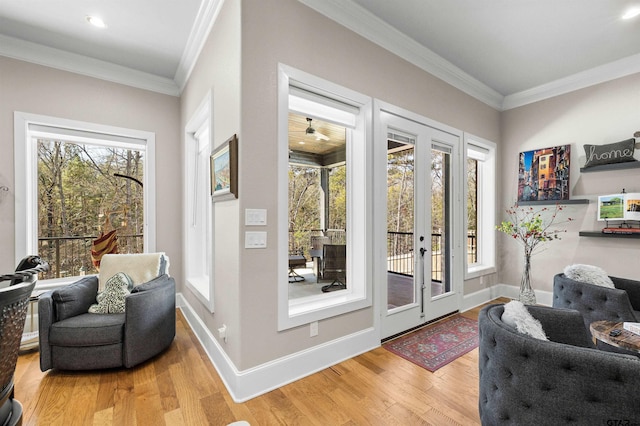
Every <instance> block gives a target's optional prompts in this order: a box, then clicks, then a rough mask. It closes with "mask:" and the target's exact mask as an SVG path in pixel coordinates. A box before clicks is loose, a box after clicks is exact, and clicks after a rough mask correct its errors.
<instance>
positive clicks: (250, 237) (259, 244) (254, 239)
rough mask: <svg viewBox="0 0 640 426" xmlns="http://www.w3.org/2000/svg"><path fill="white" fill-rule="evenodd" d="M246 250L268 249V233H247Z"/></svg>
mask: <svg viewBox="0 0 640 426" xmlns="http://www.w3.org/2000/svg"><path fill="white" fill-rule="evenodd" d="M244 248H248V249H258V248H267V233H266V232H245V233H244Z"/></svg>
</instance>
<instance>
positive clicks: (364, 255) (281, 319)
mask: <svg viewBox="0 0 640 426" xmlns="http://www.w3.org/2000/svg"><path fill="white" fill-rule="evenodd" d="M298 89H302V90H303V91H305V92H308V93H310V94H311V95H312V96H311V97H312V98H313V97H315V96H319V97H323V98H325V99H328V100H334V101H336V102H338V103H340V104H346V105H350V106H352V107H354V109H353V111H354V112H356V113H355V129H351V130H348V131H347V138H348V139H349V138H351V140H350V141H348V143H347V167H348V169H347V170H348V172H347V176H348V178H347V194H349V195H348V197H347V211H348V214H347V282H348V283H349V285H348V286H347V289H346V290H344V291H338V292H331V293H325V294H320V295H318V296H311V297H305V298H300V299H292V300H289V289H288V286H289V283H288V279H287V270H288V267H287V265H288V258H289V257H288V250H287V248H288V243H287V241H288V235H287V234H288V232H287V231H288V227H287V223H288V190H287V188H288V186H287V185H288V168H289V156H288V152H289V146H288V116H289V110H290V106H289V99H290V97H289V95H290V93H291V92H292V91H293V92H296V91H297V90H298ZM312 101H313V99H312ZM372 105H373V101H372V99H371V98H370V97H368V96H365V95H362V94H360V93H358V92H355V91H353V90H351V89H347V88H345V87H343V86H339V85H337V84H335V83H332V82H329V81H327V80H324V79H321V78H319V77H316V76H313V75H311V74H308V73H306V72H304V71H300V70H297V69H295V68H292V67H290V66H287V65H284V64H279V65H278V189H279V191H278V194H279V195H278V262H277V264H278V273H277V276H278V330H279V331H282V330H286V329H290V328H293V327H297V326H301V325H304V324H308V323H311V322H314V321H318V320H322V319H326V318H330V317H334V316H338V315H341V314H345V313H347V312H352V311H355V310H359V309H362V308H366V307H370V306H371V305H372V300H373V298H372V284H371V281H372V280H371V279H370V278H371V275H372V273H371V265H370V260H369V259H371V244H368V242H369V239H370V237H369V235H371V232H367V230H370V229H371V223H372V213H371V211H372V208H370V204H371V199H372V198H371V193H372V187H371V182H372V179H371V167H370V164H371V161H370V159H371V153H372V149H371V145H372V143H371V133H372V132H371V131H370V129H371V128H372V127H371V125H372V124H371V111H372ZM356 181H357V182H356ZM356 189H357V191H356Z"/></svg>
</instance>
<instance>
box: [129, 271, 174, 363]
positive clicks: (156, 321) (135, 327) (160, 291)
mask: <svg viewBox="0 0 640 426" xmlns="http://www.w3.org/2000/svg"><path fill="white" fill-rule="evenodd" d="M142 286H144V287H143V288H145V289H144V290H142V291H134V292H132V293H131V294H130V295H129V296H127V298H126V299H125V305H126V310H125V325H124V350H123V352H124V353H123V363H124V366H125V367H127V368H129V367H133V366H134V365H137V364H139V363H141V362H143V361H146V360H147V359H149V358H151V357H152V356H154V355H157V354H158V353H160V352H161V351H162V350H164V349H166V348H167V347H168V346H169V345H170V344H171V342H172V341H173V339H174V337H175V335H176V283H175V280H174V279H173V278H171V277H169V276H168V275H162V276H160V277H158V278H156V279H154V280H152V281H150V282H149V283H146V284H143V285H142ZM134 290H136V289H135V288H134Z"/></svg>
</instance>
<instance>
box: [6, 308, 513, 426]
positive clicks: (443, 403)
mask: <svg viewBox="0 0 640 426" xmlns="http://www.w3.org/2000/svg"><path fill="white" fill-rule="evenodd" d="M506 301H507V300H506V299H499V300H497V301H496V302H506ZM494 303H495V302H494ZM479 310H480V308H476V309H473V310H470V311H468V312H465V313H463V315H464V316H467V317H469V318H474V319H477V316H478V312H479ZM177 318H178V320H177V334H176V339H175V341H174V342H173V344H172V345H171V347H170V348H169V350H167V351H166V352H165V353H164V354H162V355H161V356H159V357H156V358H154V359H153V360H151V361H149V362H147V363H144V364H142V365H140V366H137V367H136V368H133V369H130V370H108V371H101V372H59V371H49V372H48V373H42V372H41V371H40V367H39V356H38V352H35V351H33V352H27V353H24V354H21V355H20V357H19V359H18V365H17V368H16V373H15V397H16V399H18V400H19V401H20V402H21V403H22V405H23V409H24V417H23V424H24V425H64V426H68V425H137V426H147V425H150V426H157V425H169V426H173V425H189V426H191V425H216V426H222V425H227V424H229V423H232V422H234V421H238V420H245V421H247V422H249V424H251V425H252V426H257V425H322V426H326V425H403V426H406V425H429V424H432V425H464V426H468V425H478V424H480V420H479V417H478V349H475V350H473V351H471V352H469V353H467V354H466V355H463V356H462V357H460V358H458V359H457V360H455V361H454V362H452V363H451V364H449V365H446V366H444V367H442V368H441V369H439V370H438V371H436V372H435V373H430V372H429V371H427V370H425V369H423V368H420V367H418V366H416V365H414V364H412V363H411V362H409V361H406V360H404V359H402V358H400V357H398V356H396V355H394V354H392V353H391V352H389V351H387V350H386V349H383V348H377V349H375V350H373V351H370V352H367V353H365V354H363V355H360V356H357V357H355V358H352V359H350V360H347V361H344V362H342V363H340V364H337V365H335V366H333V367H331V368H327V369H325V370H323V371H320V372H318V373H316V374H313V375H311V376H309V377H306V378H304V379H301V380H298V381H297V382H294V383H291V384H289V385H287V386H284V387H281V388H279V389H276V390H274V391H271V392H269V393H267V394H265V395H262V396H259V397H257V398H254V399H252V400H250V401H247V402H245V403H242V404H236V403H235V402H233V400H232V399H231V396H230V395H229V393H228V392H227V390H226V389H225V387H224V384H223V383H222V380H221V379H220V377H219V376H218V374H217V373H216V371H215V369H214V368H213V366H212V364H211V362H210V361H209V359H208V358H207V356H206V354H205V352H204V350H203V349H202V347H201V346H200V344H199V342H198V340H197V339H196V337H195V336H194V334H193V333H192V331H191V329H190V328H189V325H188V324H187V322H186V320H185V319H184V317H183V316H182V313H181V312H180V311H179V310H178V315H177Z"/></svg>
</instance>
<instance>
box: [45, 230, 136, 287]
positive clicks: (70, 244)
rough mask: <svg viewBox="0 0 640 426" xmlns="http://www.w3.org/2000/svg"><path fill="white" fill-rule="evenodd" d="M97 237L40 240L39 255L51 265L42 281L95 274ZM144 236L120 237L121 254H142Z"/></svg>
mask: <svg viewBox="0 0 640 426" xmlns="http://www.w3.org/2000/svg"><path fill="white" fill-rule="evenodd" d="M96 238H98V237H96V236H76V237H42V238H38V255H39V256H40V257H41V258H42V259H44V260H46V261H47V262H48V263H49V266H50V269H49V271H48V272H46V273H44V274H42V275H41V276H40V279H45V280H46V279H51V278H63V277H75V276H79V275H85V274H95V273H97V272H98V271H97V270H96V269H95V268H94V266H93V264H92V263H91V243H93V240H95V239H96ZM143 241H144V239H143V235H142V234H135V235H118V251H119V252H120V253H142V252H143V251H144V250H143V249H144V247H143Z"/></svg>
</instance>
